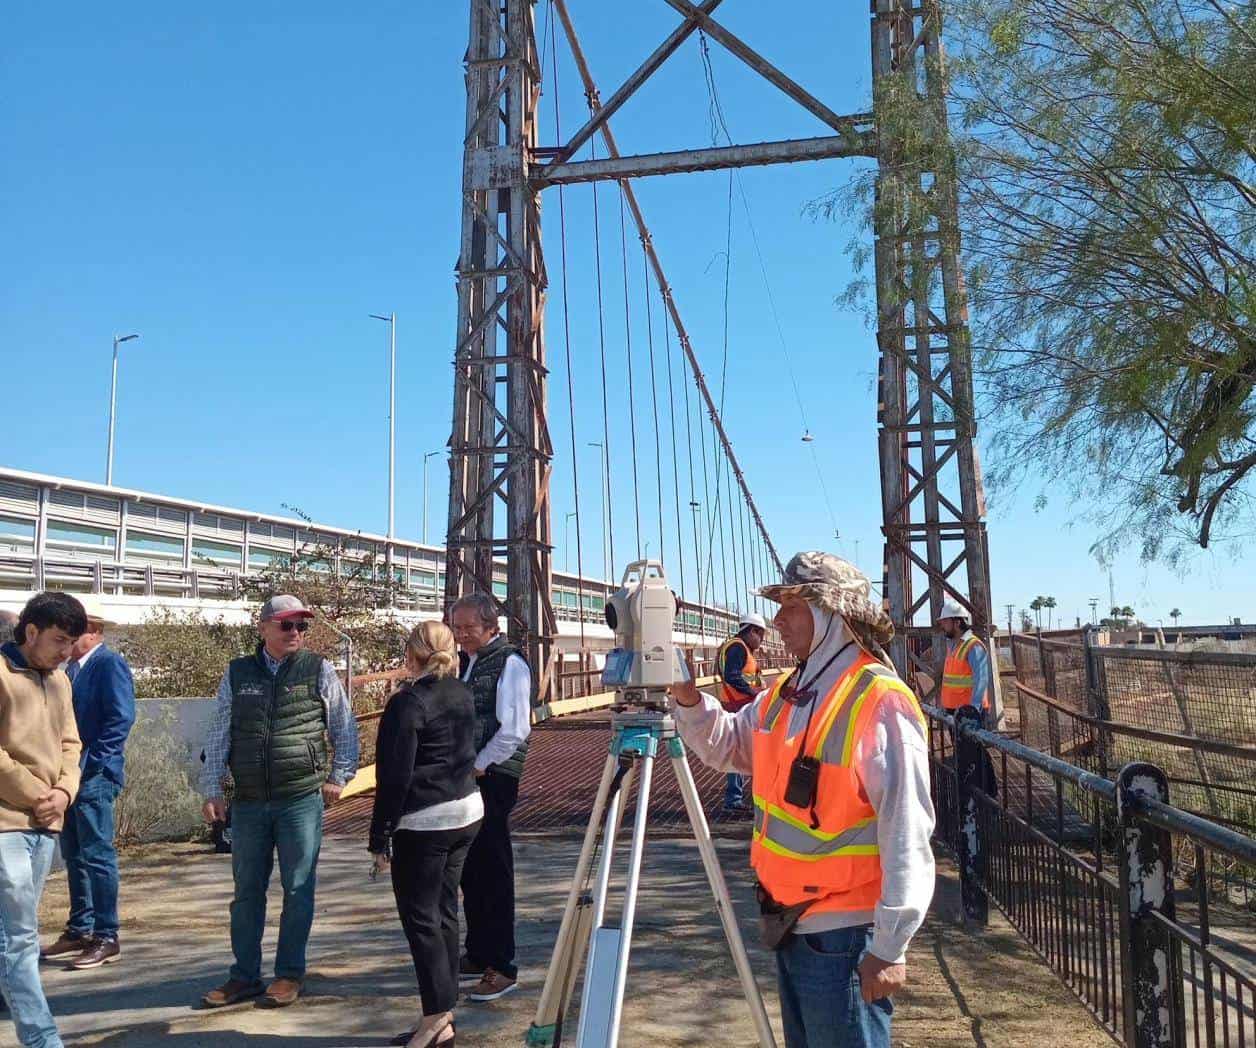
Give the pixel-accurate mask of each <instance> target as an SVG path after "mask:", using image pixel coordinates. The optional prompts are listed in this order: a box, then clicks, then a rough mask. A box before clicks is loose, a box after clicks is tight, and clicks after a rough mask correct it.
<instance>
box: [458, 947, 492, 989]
mask: <svg viewBox="0 0 1256 1048" xmlns="http://www.w3.org/2000/svg"><path fill="white" fill-rule="evenodd" d="M486 971H488V969H487V968H484V967H482V966H481V965H478V964H472V963H471V961H470V960H469V959H468V957H467V955H466V954H465V953H464V954H463V955H462V957H461V958H459V960H458V985H459V986H474V985H475V984H476V983H478V982H479V981H480V980H481V979H483V978H484V973H485V972H486Z"/></svg>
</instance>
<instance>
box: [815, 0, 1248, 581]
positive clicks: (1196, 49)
mask: <svg viewBox="0 0 1256 1048" xmlns="http://www.w3.org/2000/svg"><path fill="white" fill-rule="evenodd" d="M945 15H946V24H945V26H944V38H945V40H946V43H947V46H948V55H947V70H946V72H947V75H948V87H949V99H950V102H949V132H944V131H943V130H942V129H941V128H940V127H939V126H938V125H937V121H936V120H932V119H931V110H930V107H929V106H928V105H927V104H926V103H924V102H923V101H921V100H918V99H917V98H916V97H915V94H914V92H912V91H910V90H908V89H907V88H906V87H905V86H904V85H903V84H902V83H898V84H892V85H885V86H882V87H880V88H879V89H878V91H879V94H878V104H879V108H878V120H879V121H880V123H881V126H882V129H883V131H884V130H885V129H886V128H887V126H888V127H893V126H894V125H895V124H898V125H899V126H898V128H897V130H898V131H899V132H900V135H901V137H902V138H903V140H904V141H905V142H906V143H907V153H906V155H907V157H908V161H907V162H908V163H909V164H910V163H912V157H916V158H919V159H920V160H921V162H922V163H923V165H924V166H925V167H927V168H929V169H934V170H937V169H939V168H942V169H946V168H948V167H949V168H950V169H952V170H954V172H955V174H956V179H957V184H958V204H959V211H960V229H961V230H962V238H963V241H962V252H963V260H964V263H965V266H966V272H967V278H968V279H967V286H968V292H969V296H970V303H971V306H972V331H973V352H974V362H975V365H976V370H977V376H978V382H979V387H980V388H979V398H980V404H981V409H982V415H983V429H984V433H983V436H984V437H985V438H986V443H987V446H988V447H989V448H990V450H991V451H992V452H993V463H992V464H993V469H989V470H988V471H987V477H988V478H989V479H990V480H991V482H992V485H993V486H994V487H995V488H996V490H997V487H998V486H999V485H1000V484H1002V485H1004V486H1006V485H1008V484H1015V483H1019V482H1023V481H1028V482H1032V483H1037V484H1039V485H1040V486H1041V491H1042V493H1043V494H1042V495H1041V496H1040V497H1041V498H1049V497H1053V496H1055V495H1057V494H1060V493H1065V494H1067V495H1069V496H1071V497H1072V499H1073V500H1074V502H1075V505H1077V506H1078V507H1079V509H1080V511H1081V512H1082V514H1083V515H1088V516H1089V517H1090V518H1091V520H1092V521H1093V522H1095V523H1096V524H1097V525H1098V533H1099V535H1100V540H1099V542H1098V543H1097V544H1096V546H1097V552H1099V553H1100V554H1101V555H1103V554H1107V553H1109V552H1110V551H1111V550H1112V549H1114V548H1116V547H1118V546H1121V545H1124V544H1125V543H1127V542H1129V541H1130V540H1131V539H1133V540H1136V541H1137V542H1138V544H1139V545H1140V547H1141V552H1142V554H1143V556H1144V557H1145V558H1148V559H1150V558H1155V557H1165V558H1167V559H1170V560H1173V559H1176V558H1177V557H1179V556H1181V555H1182V554H1183V553H1184V552H1186V551H1187V550H1189V548H1190V547H1191V546H1205V547H1206V546H1208V545H1209V544H1210V542H1214V541H1216V540H1218V539H1223V538H1231V539H1237V538H1240V537H1242V536H1243V535H1244V532H1247V533H1248V534H1250V533H1251V529H1252V527H1253V523H1254V521H1256V513H1254V512H1253V500H1252V490H1251V481H1252V478H1253V477H1254V476H1256V422H1254V418H1256V396H1254V394H1253V390H1254V388H1256V265H1254V264H1253V262H1254V258H1256V245H1254V243H1253V239H1254V235H1256V90H1253V87H1252V84H1253V76H1254V75H1256V74H1254V73H1253V70H1254V69H1256V9H1254V7H1253V5H1252V4H1251V3H1247V4H1234V3H1226V2H1224V0H1120V2H1119V3H1117V2H1108V0H993V2H991V0H948V2H947V3H946V7H945ZM872 184H873V183H872V176H871V175H870V174H869V175H868V176H866V177H865V178H863V179H862V181H858V182H857V183H856V184H855V185H854V187H853V189H854V192H855V194H856V195H857V196H859V197H860V198H861V199H862V201H863V202H864V207H863V209H862V214H864V215H865V216H868V215H870V213H871V212H872V210H873V209H874V208H875V207H877V206H881V204H880V200H878V199H877V198H876V197H875V196H874V195H873V194H872V192H871V188H872ZM882 195H883V196H884V194H882ZM938 197H939V195H938V194H929V195H924V196H922V197H921V198H920V199H919V200H917V201H915V202H914V206H915V208H916V213H917V215H918V216H927V215H928V212H929V210H930V208H931V207H932V206H933V202H934V200H935V199H936V198H938ZM839 202H841V206H840V210H841V211H842V212H843V213H846V212H847V211H848V200H847V198H846V196H845V194H843V193H841V192H839V193H837V194H834V196H833V197H831V198H829V199H827V200H824V201H820V202H818V205H817V206H818V208H819V210H821V211H822V212H832V211H835V210H838V205H839ZM898 206H899V207H900V208H902V204H901V203H899V205H898ZM907 213H908V215H909V216H910V215H911V214H912V209H911V208H908V209H907ZM857 254H858V252H857ZM859 261H862V258H859V257H857V258H856V262H859ZM852 290H853V291H854V292H859V291H860V290H861V289H860V287H858V286H856V287H855V288H853V289H852Z"/></svg>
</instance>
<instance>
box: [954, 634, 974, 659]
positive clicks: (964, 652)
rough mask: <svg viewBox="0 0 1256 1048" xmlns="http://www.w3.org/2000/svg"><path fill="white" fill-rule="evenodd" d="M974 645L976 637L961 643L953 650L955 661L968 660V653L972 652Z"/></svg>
mask: <svg viewBox="0 0 1256 1048" xmlns="http://www.w3.org/2000/svg"><path fill="white" fill-rule="evenodd" d="M976 643H977V638H976V637H969V638H968V639H966V640H964V641H961V642H960V645H959V647H958V648H956V649H955V657H956V658H957V659H966V658H968V653H969V652H970V651H972V650H973V645H975V644H976Z"/></svg>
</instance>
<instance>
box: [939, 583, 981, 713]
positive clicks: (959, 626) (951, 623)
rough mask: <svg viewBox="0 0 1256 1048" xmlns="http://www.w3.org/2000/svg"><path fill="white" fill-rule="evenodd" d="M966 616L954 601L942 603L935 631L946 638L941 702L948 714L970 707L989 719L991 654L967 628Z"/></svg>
mask: <svg viewBox="0 0 1256 1048" xmlns="http://www.w3.org/2000/svg"><path fill="white" fill-rule="evenodd" d="M969 614H970V613H969V612H968V610H967V609H965V608H963V607H961V606H960V604H959V603H958V602H956V601H954V600H947V601H944V602H943V604H942V610H941V611H939V612H938V617H937V628H938V631H939V632H940V633H941V634H942V635H943V636H944V637H945V638H946V665H945V666H944V667H943V670H942V691H941V702H942V706H943V708H945V709H948V710H957V709H959V708H960V707H962V706H972V707H973V708H974V709H977V710H980V711H981V714H982V717H983V718H989V715H990V690H991V688H990V653H989V652H988V651H986V646H985V645H984V644H982V643H981V638H980V637H978V636H977V635H976V634H974V633H973V631H972V630H971V629H970V628H969Z"/></svg>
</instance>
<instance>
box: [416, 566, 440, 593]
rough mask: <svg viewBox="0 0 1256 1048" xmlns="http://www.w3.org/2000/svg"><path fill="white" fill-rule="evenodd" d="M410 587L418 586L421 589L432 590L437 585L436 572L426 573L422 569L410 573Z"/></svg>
mask: <svg viewBox="0 0 1256 1048" xmlns="http://www.w3.org/2000/svg"><path fill="white" fill-rule="evenodd" d="M410 585H411V586H417V587H418V588H419V589H429V590H430V589H431V588H432V587H433V586H435V585H436V572H434V571H424V570H423V569H421V568H420V569H419V570H418V571H412V572H410Z"/></svg>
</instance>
